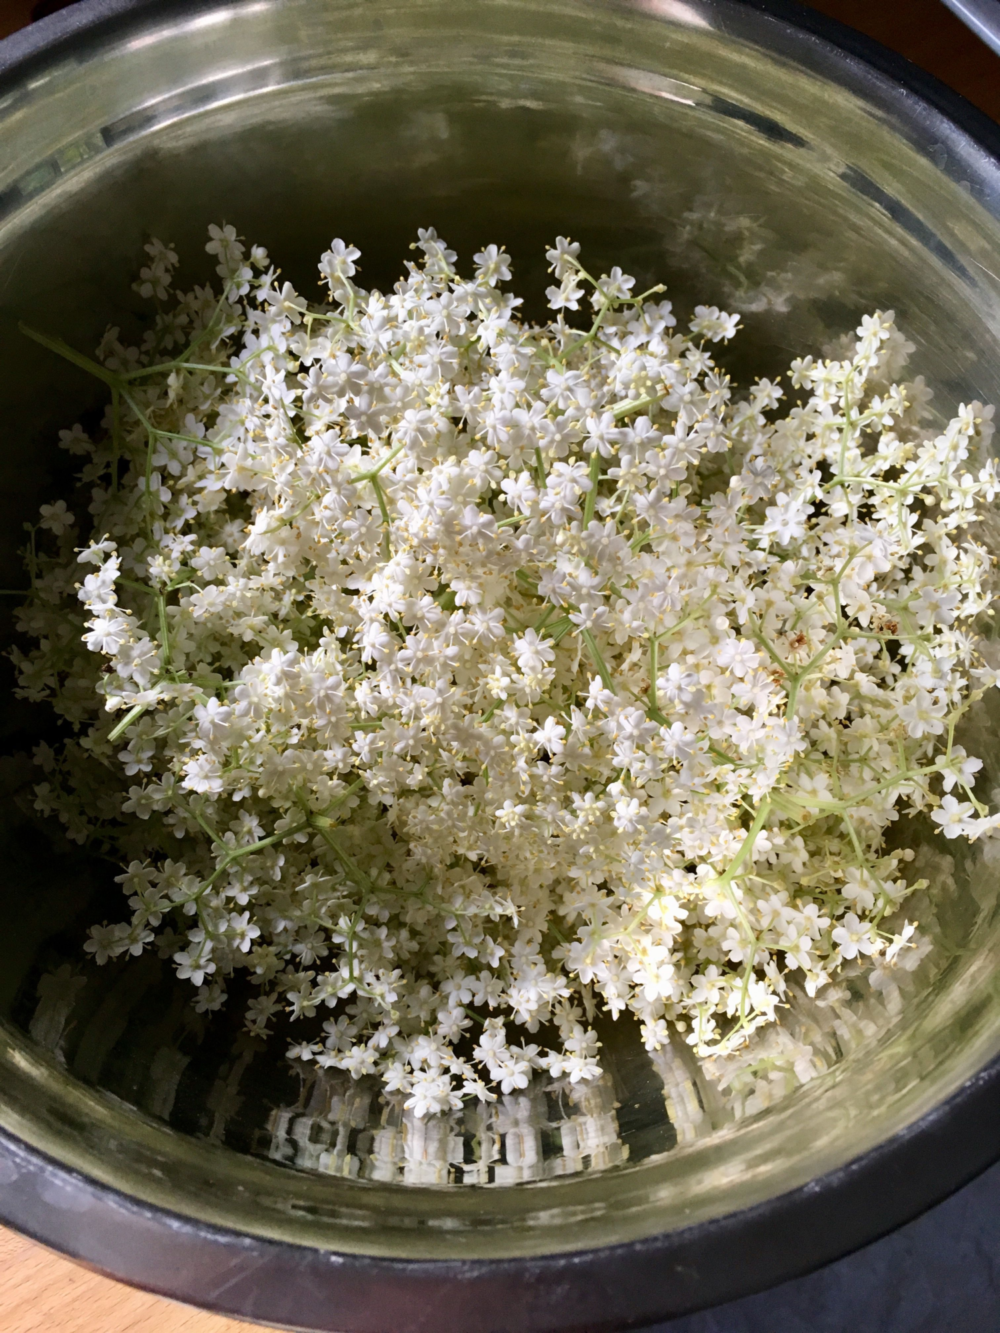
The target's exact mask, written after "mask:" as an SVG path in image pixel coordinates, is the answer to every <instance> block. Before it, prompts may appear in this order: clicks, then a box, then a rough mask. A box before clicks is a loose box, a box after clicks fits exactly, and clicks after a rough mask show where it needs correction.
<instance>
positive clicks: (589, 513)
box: [583, 449, 601, 529]
mask: <svg viewBox="0 0 1000 1333" xmlns="http://www.w3.org/2000/svg"><path fill="white" fill-rule="evenodd" d="M600 476H601V455H600V453H599V452H598V450H597V449H595V450H594V452H593V453H592V454H591V456H590V490H589V491H588V492H587V498H586V499H585V500H584V502H583V526H584V528H585V529H586V528H588V527H589V526H590V524H591V522H592V520H593V517H594V506H595V505H596V504H597V483H598V480H599V479H600Z"/></svg>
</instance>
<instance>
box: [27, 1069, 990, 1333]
mask: <svg viewBox="0 0 1000 1333" xmlns="http://www.w3.org/2000/svg"><path fill="white" fill-rule="evenodd" d="M998 1156H1000V1057H998V1058H997V1059H996V1060H994V1061H992V1062H991V1063H990V1064H989V1065H987V1066H986V1068H985V1069H983V1070H982V1071H981V1072H980V1073H979V1074H977V1075H976V1076H975V1077H973V1078H972V1079H970V1080H969V1081H968V1082H967V1083H965V1084H964V1085H963V1086H962V1087H961V1088H960V1089H959V1090H958V1091H957V1092H956V1093H954V1094H953V1095H952V1096H951V1097H950V1098H949V1099H948V1100H947V1101H946V1102H944V1103H943V1104H942V1105H941V1106H939V1107H937V1108H936V1109H935V1110H933V1111H931V1112H929V1113H928V1114H927V1115H925V1116H923V1117H922V1118H921V1119H920V1120H918V1121H917V1122H915V1123H914V1124H913V1125H911V1126H909V1127H908V1128H907V1129H905V1130H903V1131H901V1132H900V1133H899V1134H897V1135H896V1136H895V1137H894V1138H892V1139H890V1140H889V1141H888V1142H887V1143H884V1144H881V1145H879V1146H878V1147H877V1148H873V1149H872V1150H870V1151H869V1152H867V1153H865V1154H863V1155H862V1156H860V1157H858V1158H856V1159H855V1160H854V1161H852V1162H849V1163H848V1164H847V1165H845V1166H843V1167H841V1168H839V1169H837V1170H836V1171H832V1172H830V1173H828V1174H827V1175H825V1176H822V1177H819V1178H818V1179H816V1180H813V1181H810V1182H809V1183H808V1184H807V1185H804V1186H802V1187H800V1188H799V1189H795V1190H792V1191H789V1192H788V1193H786V1194H783V1195H780V1196H778V1197H776V1198H774V1199H769V1200H767V1201H766V1202H764V1203H761V1204H758V1205H756V1206H755V1207H753V1208H748V1209H745V1210H743V1211H741V1212H738V1213H733V1214H729V1215H727V1216H725V1217H721V1218H716V1219H714V1220H712V1221H710V1222H704V1223H699V1224H698V1225H695V1226H692V1227H687V1228H684V1229H683V1230H680V1231H675V1232H671V1233H668V1234H666V1235H661V1236H653V1237H650V1238H648V1239H646V1240H638V1241H632V1242H629V1243H626V1244H621V1245H613V1246H608V1247H606V1248H602V1249H596V1250H586V1251H578V1252H575V1253H569V1254H548V1255H537V1256H532V1257H528V1258H519V1259H495V1260H494V1259H472V1260H462V1259H453V1260H406V1259H382V1258H371V1257H368V1256H363V1255H353V1254H343V1253H332V1252H328V1251H324V1250H318V1249H312V1248H309V1247H306V1246H301V1245H295V1244H289V1243H285V1242H281V1241H275V1240H268V1239H262V1238H259V1237H252V1236H248V1235H246V1234H244V1233H240V1232H236V1231H232V1230H228V1229H226V1228H223V1227H217V1226H209V1225H205V1224H202V1223H198V1222H195V1221H193V1220H192V1219H190V1218H186V1217H182V1216H179V1215H178V1214H176V1213H172V1212H169V1211H168V1210H166V1209H163V1208H160V1207H157V1206H155V1205H152V1204H147V1203H142V1202H140V1201H137V1200H136V1199H134V1198H131V1197H129V1196H127V1195H125V1194H123V1193H121V1192H120V1191H118V1190H116V1189H112V1188H109V1187H108V1186H104V1185H101V1184H99V1183H97V1182H96V1181H95V1180H93V1179H91V1178H89V1177H86V1176H82V1175H80V1174H79V1173H77V1172H75V1171H72V1170H69V1169H67V1168H66V1167H64V1166H62V1165H61V1164H60V1163H58V1162H55V1161H53V1160H52V1159H51V1158H50V1157H48V1156H46V1155H45V1154H44V1153H41V1152H39V1151H37V1150H36V1149H34V1148H31V1147H29V1146H28V1145H27V1144H25V1143H24V1142H22V1141H21V1140H20V1139H18V1138H16V1137H15V1136H14V1135H12V1134H9V1133H7V1132H5V1131H0V1215H2V1217H3V1220H4V1221H5V1222H6V1223H7V1224H8V1225H9V1226H12V1227H14V1228H15V1229H16V1230H18V1231H21V1232H23V1233H24V1234H26V1235H28V1236H31V1237H32V1238H34V1239H36V1240H39V1241H41V1242H42V1243H43V1244H46V1245H48V1246H50V1247H52V1248H54V1249H57V1250H60V1251H62V1252H63V1253H64V1254H68V1255H69V1256H71V1257H72V1258H74V1259H77V1260H79V1261H80V1262H82V1263H84V1264H86V1265H87V1266H88V1267H91V1268H94V1269H97V1270H99V1271H101V1272H103V1273H105V1274H107V1275H109V1276H111V1277H114V1278H117V1279H119V1280H121V1281H124V1282H128V1283H130V1284H131V1285H133V1286H136V1287H141V1288H143V1289H144V1290H146V1291H151V1292H155V1293H157V1294H160V1295H163V1296H168V1297H171V1298H172V1299H174V1300H180V1301H184V1302H186V1303H188V1304H191V1305H197V1306H201V1307H203V1308H205V1309H209V1310H214V1311H217V1312H219V1313H222V1314H227V1315H233V1316H236V1317H238V1318H242V1319H249V1320H253V1321H256V1322H259V1323H264V1324H269V1325H272V1326H274V1325H278V1326H280V1327H286V1328H299V1329H305V1330H311V1331H315V1333H431V1331H432V1330H433V1333H612V1330H618V1329H625V1328H642V1327H647V1326H649V1325H651V1324H655V1323H657V1322H658V1321H661V1320H663V1319H669V1318H674V1317H677V1316H680V1315H684V1314H688V1313H690V1312H691V1311H693V1310H696V1309H699V1308H704V1307H705V1306H706V1305H709V1304H711V1305H716V1304H721V1303H724V1302H726V1301H729V1300H733V1299H736V1298H738V1297H741V1296H746V1295H749V1294H751V1293H752V1292H755V1291H762V1290H764V1289H766V1288H768V1287H771V1286H775V1285H777V1284H778V1283H780V1282H784V1281H787V1280H788V1279H790V1278H793V1277H797V1276H800V1275H801V1274H803V1273H806V1272H809V1271H811V1270H813V1269H815V1268H818V1267H820V1266H822V1265H823V1264H825V1263H828V1262H830V1261H832V1260H833V1259H837V1258H840V1257H842V1256H843V1255H845V1254H848V1253H850V1252H851V1251H852V1250H855V1249H858V1248H860V1247H861V1246H863V1245H865V1244H868V1243H869V1242H870V1241H872V1240H874V1239H876V1238H877V1237H879V1236H881V1235H884V1234H886V1233H887V1232H889V1231H892V1230H894V1229H895V1228H896V1227H898V1226H900V1225H901V1224H902V1223H904V1222H907V1221H909V1220H911V1219H912V1218H913V1217H915V1216H917V1215H918V1214H919V1213H921V1212H923V1211H925V1210H926V1209H927V1208H929V1207H932V1206H933V1205H934V1204H936V1203H939V1202H940V1201H941V1200H942V1199H944V1198H946V1197H947V1196H948V1195H949V1194H951V1193H952V1192H953V1191H954V1190H955V1189H957V1188H959V1187H960V1186H961V1185H963V1184H966V1183H967V1182H968V1181H969V1180H971V1179H973V1178H974V1177H975V1176H976V1175H978V1174H979V1173H980V1172H981V1171H983V1170H985V1168H986V1167H988V1166H989V1165H990V1164H991V1163H992V1162H994V1161H995V1160H996V1159H997V1158H998Z"/></svg>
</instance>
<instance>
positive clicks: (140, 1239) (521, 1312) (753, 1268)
mask: <svg viewBox="0 0 1000 1333" xmlns="http://www.w3.org/2000/svg"><path fill="white" fill-rule="evenodd" d="M239 3H240V0H80V2H79V3H76V4H73V5H70V6H69V7H68V8H66V9H64V10H60V11H58V12H56V13H55V14H52V15H50V16H49V17H47V18H44V19H41V20H39V21H38V22H37V23H35V24H33V25H31V27H29V28H27V29H25V30H22V31H20V32H18V33H15V34H13V35H12V36H10V37H8V38H6V39H4V40H3V41H0V95H2V94H3V93H4V92H5V91H6V90H8V89H10V88H12V87H15V86H17V85H18V84H19V83H21V82H23V81H24V80H26V79H29V78H31V77H33V76H34V75H35V74H36V73H37V72H39V71H40V70H42V69H43V68H44V67H45V66H47V65H49V64H50V63H52V62H54V61H56V60H58V59H59V58H60V57H62V56H64V55H66V54H68V53H70V52H72V51H74V50H77V49H78V48H79V47H80V46H81V44H84V45H89V44H91V43H97V42H103V41H105V40H107V39H109V38H113V37H114V36H115V35H116V34H118V33H120V32H124V31H126V30H127V29H128V28H129V27H131V25H132V24H133V23H134V21H135V20H136V18H137V17H139V16H140V15H142V14H144V13H148V12H152V11H155V12H156V14H157V17H166V16H167V15H168V14H170V13H175V14H177V15H182V14H183V15H185V16H190V15H192V14H194V13H197V12H198V11H200V10H209V9H212V10H217V9H218V8H220V6H221V5H231V6H233V7H235V6H236V5H237V4H239ZM609 3H611V4H620V7H621V8H631V7H633V5H635V6H639V5H642V0H609ZM642 7H647V8H654V7H655V6H654V5H652V4H650V5H642ZM689 7H691V8H696V9H703V10H705V11H707V12H719V11H723V12H725V15H726V28H727V30H728V31H729V32H730V33H732V34H734V35H737V36H740V37H746V38H747V39H748V40H750V41H753V42H756V43H757V44H758V45H762V44H763V39H762V36H761V33H760V22H761V19H763V21H764V24H765V25H766V27H767V29H768V33H767V35H768V38H773V41H771V40H769V41H768V48H769V50H771V51H772V52H775V51H777V52H779V53H781V52H782V51H784V50H787V51H789V53H792V52H794V56H795V58H796V60H797V61H798V63H800V64H802V65H804V66H805V67H806V68H812V69H813V70H815V71H817V72H824V73H826V74H827V75H830V74H835V75H836V77H837V78H838V80H839V81H840V82H841V83H842V84H844V85H845V86H848V87H850V88H851V89H852V91H855V92H858V93H860V94H861V95H863V96H866V97H867V98H868V99H869V100H871V101H873V102H876V103H878V104H879V105H881V106H883V107H886V106H889V107H890V108H891V109H892V110H893V111H894V112H895V114H896V117H897V118H898V119H899V121H900V122H901V123H902V124H903V126H904V127H905V126H906V125H907V124H908V125H910V126H911V127H913V128H914V129H916V128H918V127H919V126H920V124H921V122H922V121H926V119H927V118H928V115H929V114H930V115H933V114H934V113H936V114H937V115H938V116H942V117H944V118H945V119H946V121H948V122H950V127H951V128H952V129H954V130H958V131H959V132H960V133H961V134H962V135H964V136H965V137H966V138H967V140H971V141H972V144H973V145H975V147H976V148H978V149H979V150H980V151H981V152H983V153H984V154H985V155H986V156H987V157H988V158H989V159H991V160H992V161H993V162H997V161H1000V125H997V124H996V123H995V122H994V121H993V120H991V119H990V117H988V116H987V115H986V114H985V113H984V112H982V111H980V110H978V108H976V107H975V106H973V105H972V104H971V103H970V102H969V101H967V100H966V99H965V98H964V97H962V96H961V95H960V94H958V93H956V92H954V91H953V90H952V89H950V88H948V87H947V86H946V85H944V84H942V83H941V82H940V81H939V80H937V79H936V78H935V77H934V76H932V75H930V74H928V73H927V72H926V71H924V70H922V69H921V68H920V67H919V66H917V65H914V64H913V63H912V62H910V61H908V60H906V59H905V58H904V57H902V56H900V55H898V54H896V53H895V52H892V51H890V50H888V49H887V48H885V47H883V46H881V45H880V44H879V43H877V42H875V41H873V40H872V39H870V38H868V37H866V36H864V35H863V34H861V33H859V32H856V31H854V30H853V29H851V28H848V27H846V26H844V25H843V24H841V23H839V22H837V21H835V20H833V19H830V18H828V17H827V16H825V15H823V14H821V13H819V12H817V11H815V10H812V9H808V8H806V7H804V6H802V5H800V4H798V3H795V0H694V2H693V4H689ZM803 34H806V35H807V37H808V38H810V39H812V40H811V41H810V42H809V43H808V45H807V46H806V47H805V48H804V47H803V42H802V35H803ZM804 57H805V58H804ZM998 1123H1000V1057H997V1058H995V1059H994V1060H992V1061H991V1062H989V1063H988V1064H987V1065H986V1066H984V1068H982V1069H981V1070H980V1071H979V1072H978V1073H977V1074H976V1075H974V1076H973V1077H971V1078H970V1079H968V1080H967V1081H966V1082H965V1083H964V1084H963V1085H962V1086H961V1087H959V1088H958V1089H957V1090H956V1091H955V1092H953V1093H952V1094H951V1096H949V1097H948V1098H946V1099H945V1100H944V1101H943V1102H942V1103H940V1104H939V1105H938V1106H937V1107H935V1108H934V1109H933V1110H931V1111H929V1112H928V1113H926V1114H925V1115H923V1116H921V1117H920V1118H918V1119H917V1120H916V1121H914V1122H913V1123H911V1124H910V1125H908V1126H906V1127H905V1128H904V1129H902V1130H900V1131H899V1132H897V1133H896V1134H894V1135H893V1136H891V1137H890V1138H888V1139H887V1140H885V1141H884V1142H882V1143H880V1144H878V1145H877V1146H876V1147H874V1148H872V1149H870V1150H869V1151H867V1152H865V1153H863V1154H861V1155H860V1156H858V1157H856V1158H854V1159H852V1160H851V1161H849V1162H847V1163H845V1164H844V1165H842V1166H840V1167H838V1168H837V1169H835V1170H833V1171H829V1172H827V1173H826V1174H824V1175H822V1176H819V1177H817V1178H816V1179H814V1180H812V1181H810V1182H808V1183H807V1184H805V1185H803V1186H801V1187H799V1188H797V1189H794V1190H791V1191H788V1192H786V1193H783V1194H781V1195H778V1196H775V1197H773V1198H771V1199H767V1200H764V1201H762V1202H760V1203H758V1204H756V1205H754V1206H752V1207H749V1208H745V1209H742V1210H739V1211H737V1212H733V1213H729V1214H726V1215H723V1216H721V1217H717V1218H713V1219H711V1220H708V1221H704V1222H700V1223H697V1224H695V1225H692V1226H689V1227H685V1228H681V1229H679V1230H675V1231H672V1232H667V1233H662V1234H658V1235H654V1236H650V1237H646V1238H642V1239H638V1240H633V1241H628V1242H625V1243H621V1244H616V1245H611V1246H607V1247H601V1248H595V1249H588V1250H581V1251H575V1252H569V1253H557V1254H549V1255H544V1254H543V1255H535V1256H530V1257H525V1258H503V1259H471V1260H462V1259H434V1260H424V1259H392V1258H380V1257H372V1256H365V1255H358V1254H342V1253H336V1252H333V1251H328V1250H322V1249H318V1248H313V1247H309V1246H305V1245H301V1244H295V1243H292V1242H288V1241H280V1240H274V1239H269V1238H264V1237H259V1236H253V1235H250V1234H248V1233H245V1232H240V1231H237V1230H232V1229H228V1228H225V1227H222V1226H219V1225H214V1224H207V1223H203V1222H199V1221H197V1220H196V1219H194V1218H191V1217H188V1216H184V1215H181V1214H178V1213H176V1212H172V1211H170V1210H169V1209H166V1208H163V1207H161V1206H158V1205H155V1204H151V1203H148V1202H145V1201H141V1200H139V1199H136V1198H134V1197H132V1196H130V1195H127V1194H125V1193H124V1192H123V1191H121V1190H118V1189H115V1188H113V1187H111V1186H107V1185H104V1184H102V1183H100V1182H99V1181H97V1180H95V1179H94V1178H92V1177H89V1176H86V1175H83V1174H81V1173H80V1172H78V1171H76V1170H74V1169H72V1168H69V1167H67V1166H65V1165H63V1164H62V1163H60V1162H58V1161H57V1160H55V1159H54V1158H52V1157H51V1156H49V1155H47V1154H45V1153H43V1152H41V1151H39V1150H37V1149H36V1148H34V1147H32V1146H30V1145H29V1144H28V1143H26V1142H24V1141H23V1140H22V1139H20V1138H18V1137H17V1136H15V1135H13V1134H11V1133H9V1132H8V1131H6V1130H0V1220H2V1221H3V1222H4V1223H5V1224H7V1225H9V1226H11V1227H13V1228H15V1229H16V1230H18V1231H20V1232H23V1233H24V1234H26V1235H28V1236H30V1237H32V1238H33V1239H35V1240H38V1241H40V1242H42V1243H43V1244H46V1245H48V1246H50V1247H51V1248H54V1249H57V1250H59V1251H61V1252H62V1253H64V1254H66V1255H68V1256H69V1257H71V1258H74V1259H78V1260H81V1261H82V1262H85V1263H86V1264H87V1265H88V1266H89V1267H93V1268H97V1269H98V1270H99V1271H102V1272H103V1273H105V1274H107V1275H108V1276H111V1277H113V1278H116V1279H118V1280H120V1281H124V1282H127V1283H129V1284H131V1285H133V1286H136V1287H140V1288H142V1289H144V1290H147V1291H150V1292H154V1293H157V1294H159V1295H163V1296H166V1297H170V1298H172V1299H174V1300H179V1301H182V1302H185V1303H188V1304H191V1305H196V1306H200V1307H202V1308H205V1309H209V1310H214V1311H218V1312H220V1313H224V1314H227V1315H232V1316H236V1317H238V1318H242V1319H248V1320H252V1321H256V1322H260V1323H265V1324H268V1325H271V1326H278V1327H285V1328H289V1327H293V1326H294V1327H295V1328H300V1329H306V1330H316V1331H317V1333H333V1330H334V1329H336V1330H338V1333H374V1331H375V1330H376V1329H385V1328H392V1329H393V1331H394V1333H423V1330H426V1329H429V1328H431V1327H432V1326H433V1327H435V1328H436V1329H439V1330H443V1331H444V1333H473V1331H474V1330H475V1331H476V1333H478V1331H479V1330H482V1329H484V1328H487V1327H488V1328H498V1329H499V1328H503V1329H517V1330H523V1333H551V1331H552V1330H556V1329H558V1330H559V1331H560V1333H574V1331H578V1333H583V1330H587V1331H588V1333H599V1331H600V1330H608V1331H609V1333H610V1331H611V1330H615V1329H622V1328H626V1327H633V1328H641V1327H645V1326H648V1325H650V1324H653V1323H655V1322H657V1321H659V1320H663V1319H665V1318H672V1317H676V1316H680V1315H683V1314H686V1313H689V1312H691V1311H693V1310H697V1309H700V1308H705V1307H706V1306H709V1305H717V1304H720V1303H723V1302H726V1301H729V1300H732V1299H735V1298H738V1297H740V1296H744V1295H748V1294H750V1293H752V1292H755V1291H761V1290H764V1289H766V1288H768V1287H771V1286H774V1285H776V1284H778V1283H780V1282H784V1281H787V1280H789V1279H791V1278H794V1277H798V1276H801V1275H803V1274H805V1273H807V1272H809V1271H811V1270H813V1269H815V1268H818V1267H820V1266H822V1265H823V1264H825V1263H829V1262H831V1261H833V1260H835V1259H838V1258H841V1257H843V1256H844V1255H846V1254H848V1253H850V1252H851V1251H853V1250H856V1249H858V1248H860V1247H862V1246H864V1245H866V1244H868V1243H870V1242H871V1241H873V1240H875V1239H877V1238H878V1237H880V1236H883V1235H885V1234H886V1233H888V1232H890V1231H892V1230H894V1229H895V1228H896V1227H898V1226H900V1225H902V1224H903V1223H905V1222H908V1221H910V1220H911V1219H913V1218H914V1217H916V1216H918V1215H919V1214H920V1213H922V1212H923V1211H925V1210H926V1209H928V1208H930V1207H932V1206H934V1205H935V1204H937V1203H939V1202H941V1201H942V1200H943V1199H945V1198H946V1197H947V1196H948V1195H949V1194H951V1193H953V1192H954V1191H955V1190H956V1189H958V1188H960V1187H961V1186H962V1185H964V1184H966V1183H967V1182H968V1181H969V1180H971V1179H972V1178H973V1177H975V1176H976V1175H977V1174H979V1173H980V1172H981V1171H983V1170H985V1169H986V1168H987V1167H988V1166H990V1165H991V1164H992V1163H993V1162H994V1161H996V1160H997V1159H998V1158H1000V1136H998V1135H997V1133H996V1130H995V1126H996V1125H997V1124H998ZM486 1312H496V1313H486Z"/></svg>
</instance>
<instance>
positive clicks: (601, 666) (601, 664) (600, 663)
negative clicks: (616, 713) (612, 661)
mask: <svg viewBox="0 0 1000 1333" xmlns="http://www.w3.org/2000/svg"><path fill="white" fill-rule="evenodd" d="M580 638H581V639H582V640H583V641H584V643H585V644H586V645H587V651H588V652H589V653H590V656H591V658H592V659H593V662H594V666H595V667H596V668H597V674H598V675H599V676H600V678H601V680H602V681H603V683H604V688H605V689H606V690H610V691H611V693H612V694H616V693H617V691H616V689H615V686H614V682H613V681H612V679H611V672H610V671H609V670H608V664H607V663H606V662H605V660H604V658H603V657H602V656H601V650H600V648H598V646H597V641H596V639H595V638H594V636H593V634H591V632H590V630H589V629H582V630H581V631H580Z"/></svg>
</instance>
